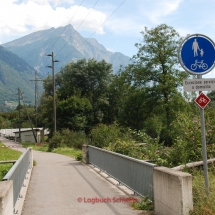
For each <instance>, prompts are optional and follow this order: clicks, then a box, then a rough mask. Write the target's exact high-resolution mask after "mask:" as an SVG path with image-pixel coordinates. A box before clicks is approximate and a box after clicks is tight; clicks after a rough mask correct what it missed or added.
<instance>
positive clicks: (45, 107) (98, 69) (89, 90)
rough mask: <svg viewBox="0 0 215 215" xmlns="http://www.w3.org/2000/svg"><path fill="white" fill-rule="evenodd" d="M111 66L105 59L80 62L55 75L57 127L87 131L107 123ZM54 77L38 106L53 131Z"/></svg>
mask: <svg viewBox="0 0 215 215" xmlns="http://www.w3.org/2000/svg"><path fill="white" fill-rule="evenodd" d="M112 77H113V74H112V65H111V64H108V63H106V62H105V61H104V60H102V61H100V62H98V61H96V60H94V59H90V60H88V61H87V60H85V59H83V60H80V61H77V62H72V63H70V64H67V65H66V66H65V67H64V68H62V69H61V70H60V71H59V72H58V73H57V74H56V76H55V83H56V112H57V113H56V114H57V128H58V129H62V128H70V129H73V130H76V131H77V130H85V131H86V129H87V130H88V131H89V129H90V128H91V127H92V126H94V125H96V124H98V123H101V122H102V123H105V120H107V118H108V117H107V115H108V108H109V106H110V103H109V97H108V95H109V94H108V89H109V85H110V83H111V80H112ZM51 86H52V84H51V78H50V77H47V78H46V79H45V81H44V89H45V92H44V94H43V97H42V99H41V105H40V107H39V110H40V113H41V114H40V115H41V119H42V120H43V122H44V124H45V125H47V126H48V128H50V129H51V124H52V118H51V114H50V113H52V111H51V102H52V95H53V93H52V87H51Z"/></svg>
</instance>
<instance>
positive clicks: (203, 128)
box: [197, 75, 209, 196]
mask: <svg viewBox="0 0 215 215" xmlns="http://www.w3.org/2000/svg"><path fill="white" fill-rule="evenodd" d="M197 76H198V78H199V79H201V78H202V75H197ZM200 93H201V91H199V94H200ZM200 119H201V133H202V156H203V164H204V178H205V192H206V195H207V196H209V181H208V164H207V148H206V137H205V117H204V109H202V108H200Z"/></svg>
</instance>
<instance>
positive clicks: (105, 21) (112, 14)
mask: <svg viewBox="0 0 215 215" xmlns="http://www.w3.org/2000/svg"><path fill="white" fill-rule="evenodd" d="M125 1H126V0H124V1H122V2H121V4H120V5H119V6H118V7H117V8H116V9H115V10H114V11H113V12H112V13H111V14H110V15H109V16H108V18H107V19H106V20H105V21H104V22H103V23H102V24H101V25H100V26H99V28H97V29H96V30H95V31H94V32H93V33H92V34H91V35H90V36H88V38H86V39H84V41H83V42H82V43H81V44H83V43H85V42H86V41H87V39H89V38H90V37H92V36H93V34H95V33H96V32H97V31H98V30H99V29H100V28H101V27H102V26H103V25H104V24H105V23H106V22H107V21H108V20H109V19H110V17H111V16H112V15H113V14H114V13H115V12H116V11H117V10H118V9H119V8H120V7H121V6H122V5H123V4H124V2H125ZM74 51H75V49H74V50H73V51H72V52H70V53H69V54H68V55H66V56H65V58H66V57H67V56H69V55H71V54H72V53H73V52H74Z"/></svg>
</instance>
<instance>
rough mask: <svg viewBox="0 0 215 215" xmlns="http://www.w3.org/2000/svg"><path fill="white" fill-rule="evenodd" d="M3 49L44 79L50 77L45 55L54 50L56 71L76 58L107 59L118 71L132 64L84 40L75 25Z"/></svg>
mask: <svg viewBox="0 0 215 215" xmlns="http://www.w3.org/2000/svg"><path fill="white" fill-rule="evenodd" d="M2 46H3V47H5V48H7V49H9V50H10V51H11V52H13V53H15V54H17V55H18V56H20V57H21V58H23V59H24V60H26V62H27V63H28V64H29V65H31V66H32V67H34V68H35V69H36V70H37V71H38V72H39V73H41V74H42V75H43V76H46V75H47V68H46V65H49V64H50V59H49V58H47V57H45V56H46V54H47V53H49V52H51V51H53V52H54V54H55V56H57V58H58V60H60V62H59V63H57V64H56V65H55V69H56V71H57V70H59V69H60V68H61V67H64V66H65V65H66V64H68V63H70V62H71V61H72V59H83V58H86V59H89V58H94V59H96V60H98V61H100V60H103V59H104V60H105V61H107V62H108V63H112V64H113V70H114V71H117V70H118V69H119V67H120V65H122V66H127V65H128V63H129V57H127V56H125V55H123V54H121V55H115V57H114V59H113V55H114V53H112V52H110V51H108V50H107V49H106V48H105V47H104V46H103V45H102V44H100V43H99V42H98V41H97V40H96V39H94V38H83V37H82V36H81V35H80V34H79V33H78V32H77V31H75V29H74V28H73V26H72V25H71V24H69V25H66V26H64V27H59V28H50V29H47V30H42V31H37V32H34V33H31V34H29V35H26V36H24V37H21V38H19V39H17V40H14V41H12V42H9V43H5V44H2Z"/></svg>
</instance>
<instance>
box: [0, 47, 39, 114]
mask: <svg viewBox="0 0 215 215" xmlns="http://www.w3.org/2000/svg"><path fill="white" fill-rule="evenodd" d="M35 72H36V71H35V70H34V69H33V68H32V67H31V66H29V65H28V64H27V63H26V62H25V61H24V60H23V59H21V58H19V57H18V56H17V55H15V54H13V53H12V52H10V51H8V50H6V49H5V48H4V47H2V46H0V92H1V93H0V111H5V110H6V106H12V105H13V104H14V101H15V102H18V96H17V94H18V88H20V90H21V91H22V92H23V93H24V94H23V96H24V100H25V102H26V103H28V104H29V103H31V104H33V102H34V94H35V93H34V83H32V82H31V81H30V80H33V79H35Z"/></svg>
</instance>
